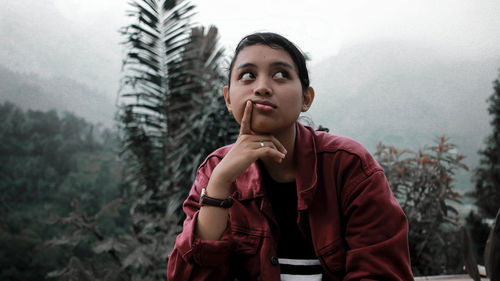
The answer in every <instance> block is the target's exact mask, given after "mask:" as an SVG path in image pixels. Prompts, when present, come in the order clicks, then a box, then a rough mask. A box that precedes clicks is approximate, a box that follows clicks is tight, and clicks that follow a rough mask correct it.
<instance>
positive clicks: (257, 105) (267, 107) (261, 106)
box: [254, 103, 274, 111]
mask: <svg viewBox="0 0 500 281" xmlns="http://www.w3.org/2000/svg"><path fill="white" fill-rule="evenodd" d="M254 106H255V108H257V109H260V110H264V111H271V110H273V109H274V107H272V106H270V105H267V104H262V103H255V104H254Z"/></svg>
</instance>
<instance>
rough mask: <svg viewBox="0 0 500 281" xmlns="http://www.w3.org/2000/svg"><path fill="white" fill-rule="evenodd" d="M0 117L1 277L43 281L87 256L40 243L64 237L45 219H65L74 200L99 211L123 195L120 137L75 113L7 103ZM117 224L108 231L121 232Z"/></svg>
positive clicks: (79, 250) (76, 249)
mask: <svg viewBox="0 0 500 281" xmlns="http://www.w3.org/2000/svg"><path fill="white" fill-rule="evenodd" d="M0 117H1V118H2V120H3V123H2V126H0V151H1V153H0V163H1V165H0V178H1V179H2V180H1V181H0V212H1V213H2V217H1V218H0V248H1V251H0V252H1V254H0V261H1V262H0V279H1V280H42V279H43V278H44V277H45V275H46V274H47V272H49V271H51V270H54V269H55V268H57V267H60V266H61V265H63V263H65V260H67V259H68V258H69V257H70V256H71V255H73V254H77V253H78V254H79V255H80V256H85V255H86V256H88V254H89V251H87V250H85V247H81V246H82V245H83V244H81V245H76V246H75V247H73V246H71V247H62V248H59V249H56V248H50V249H47V248H44V247H40V244H41V243H42V242H43V241H45V240H47V239H50V238H51V237H53V236H54V235H55V234H56V233H58V232H59V231H61V228H60V227H57V226H50V225H47V223H46V221H47V218H48V217H49V216H50V214H56V215H62V214H65V213H67V212H68V211H69V210H70V208H71V206H69V202H71V200H72V199H73V198H79V199H80V200H82V202H84V204H85V207H86V208H88V209H91V210H97V209H100V207H101V206H102V205H103V202H107V201H109V200H111V198H114V197H118V196H119V190H118V188H117V186H118V183H119V176H120V175H119V171H120V170H121V167H120V163H119V162H118V161H117V158H116V152H113V151H114V148H113V147H116V146H117V144H118V142H117V138H116V136H115V135H114V134H113V133H112V132H110V131H106V130H104V131H102V130H99V129H98V128H96V127H94V126H93V125H91V124H89V123H87V122H85V121H84V120H83V119H81V118H78V117H76V116H74V115H73V114H71V113H65V114H62V116H59V115H58V114H57V113H56V112H55V111H49V112H41V111H27V112H24V111H22V110H21V109H19V107H17V106H15V105H14V104H11V103H8V102H7V103H3V104H0ZM117 222H118V223H117V224H115V222H114V221H113V222H110V221H108V224H107V226H108V227H107V228H106V231H107V232H109V233H116V232H120V231H123V229H122V228H121V227H120V226H119V225H120V222H119V220H117ZM117 225H118V227H117V228H113V227H112V226H117Z"/></svg>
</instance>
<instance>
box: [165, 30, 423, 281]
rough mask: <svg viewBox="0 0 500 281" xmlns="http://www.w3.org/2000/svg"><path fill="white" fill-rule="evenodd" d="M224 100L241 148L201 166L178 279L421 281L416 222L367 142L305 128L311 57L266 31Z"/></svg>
mask: <svg viewBox="0 0 500 281" xmlns="http://www.w3.org/2000/svg"><path fill="white" fill-rule="evenodd" d="M224 99H225V100H226V105H227V108H228V110H229V112H231V113H232V114H233V115H234V118H235V119H236V121H237V122H238V123H239V124H240V134H239V137H238V139H237V140H236V142H235V143H234V144H233V145H230V146H226V147H222V148H220V149H218V150H216V151H215V152H213V153H212V154H210V155H209V156H208V157H207V159H206V160H205V161H204V162H203V163H202V164H201V166H200V168H199V170H198V173H197V176H196V180H195V182H194V184H193V187H192V189H191V191H190V193H189V197H188V198H187V200H186V201H185V203H184V211H185V212H186V215H187V218H186V220H185V222H184V228H183V231H182V233H181V234H180V235H179V236H178V237H177V241H176V244H175V248H174V250H173V252H172V253H171V254H170V257H169V264H168V280H170V281H173V280H235V279H237V280H280V278H281V280H413V276H412V273H411V268H410V259H409V252H408V235H407V231H408V230H407V228H408V225H407V220H406V217H405V215H404V213H403V211H402V210H401V208H400V207H399V205H398V203H397V201H396V199H395V198H394V196H393V194H392V193H391V191H390V189H389V186H388V183H387V180H386V178H385V176H384V173H383V171H382V168H381V167H380V166H379V165H378V164H377V162H376V161H375V160H374V159H373V157H372V156H371V155H370V154H369V153H368V152H367V151H366V149H364V148H363V147H362V146H361V145H360V144H358V143H357V142H355V141H353V140H351V139H348V138H345V137H340V136H334V135H330V134H327V133H325V132H316V131H315V130H314V129H312V128H310V127H306V126H303V125H302V124H300V123H299V122H298V121H297V119H298V117H299V114H300V113H301V112H305V111H307V110H308V109H309V107H310V106H311V104H312V102H313V100H314V90H313V89H312V88H311V87H310V86H309V76H308V72H307V68H306V62H305V58H304V56H303V54H302V53H301V52H300V51H299V50H298V49H297V47H296V46H295V45H294V44H293V43H291V42H290V41H288V40H287V39H286V38H284V37H282V36H280V35H277V34H274V33H256V34H252V35H249V36H246V37H245V38H243V39H242V40H241V41H240V43H239V44H238V46H237V48H236V51H235V54H234V58H233V60H232V62H231V65H230V69H229V83H228V86H226V87H225V88H224Z"/></svg>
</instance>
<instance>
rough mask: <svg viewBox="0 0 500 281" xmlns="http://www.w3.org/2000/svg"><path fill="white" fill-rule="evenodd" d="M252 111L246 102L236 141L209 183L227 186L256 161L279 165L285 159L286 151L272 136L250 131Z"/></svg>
mask: <svg viewBox="0 0 500 281" xmlns="http://www.w3.org/2000/svg"><path fill="white" fill-rule="evenodd" d="M252 109H253V104H252V102H251V101H247V102H246V104H245V110H244V112H243V117H242V119H241V127H240V134H239V136H238V139H237V140H236V142H235V143H234V145H233V147H232V148H231V150H230V151H229V153H228V154H227V155H226V156H225V157H224V158H223V159H222V161H221V162H220V163H219V164H218V165H217V167H216V168H215V169H214V171H213V173H212V176H211V177H210V181H212V180H214V181H216V182H218V183H221V185H223V186H227V185H230V184H231V183H232V182H234V181H235V180H236V178H237V177H238V176H239V175H240V174H241V173H243V171H245V170H246V169H247V168H248V167H249V166H250V165H251V164H252V163H253V162H255V161H257V160H258V159H264V158H268V159H273V160H274V161H276V162H277V163H281V162H282V161H283V159H284V158H285V154H286V153H287V152H286V149H285V147H284V146H283V145H282V144H281V143H280V142H279V141H278V140H277V139H276V138H275V137H274V136H272V135H259V134H255V132H253V131H252V128H251V123H252V122H251V121H252Z"/></svg>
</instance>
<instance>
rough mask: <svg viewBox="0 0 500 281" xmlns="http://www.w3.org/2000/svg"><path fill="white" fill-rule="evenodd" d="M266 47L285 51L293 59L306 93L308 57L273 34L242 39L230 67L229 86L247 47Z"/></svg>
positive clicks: (253, 35) (307, 85)
mask: <svg viewBox="0 0 500 281" xmlns="http://www.w3.org/2000/svg"><path fill="white" fill-rule="evenodd" d="M258 44H262V45H266V46H269V47H271V48H274V49H283V50H285V51H286V52H287V53H288V54H289V55H290V57H292V60H293V62H294V63H295V65H296V66H297V72H298V75H299V79H300V84H301V85H302V91H306V90H307V89H308V88H309V73H308V72H307V66H306V57H305V56H304V54H302V52H301V51H300V50H299V48H297V46H295V45H294V44H293V43H292V42H290V41H289V40H288V39H286V38H285V37H283V36H281V35H279V34H276V33H271V32H259V33H254V34H250V35H247V36H245V37H244V38H243V39H241V41H240V43H238V46H237V47H236V50H235V51H234V56H233V59H232V60H231V64H230V65H229V76H228V85H229V87H230V86H231V74H232V72H233V66H234V62H235V60H236V58H237V57H238V54H239V53H240V52H241V50H243V49H244V48H245V47H248V46H253V45H258Z"/></svg>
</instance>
